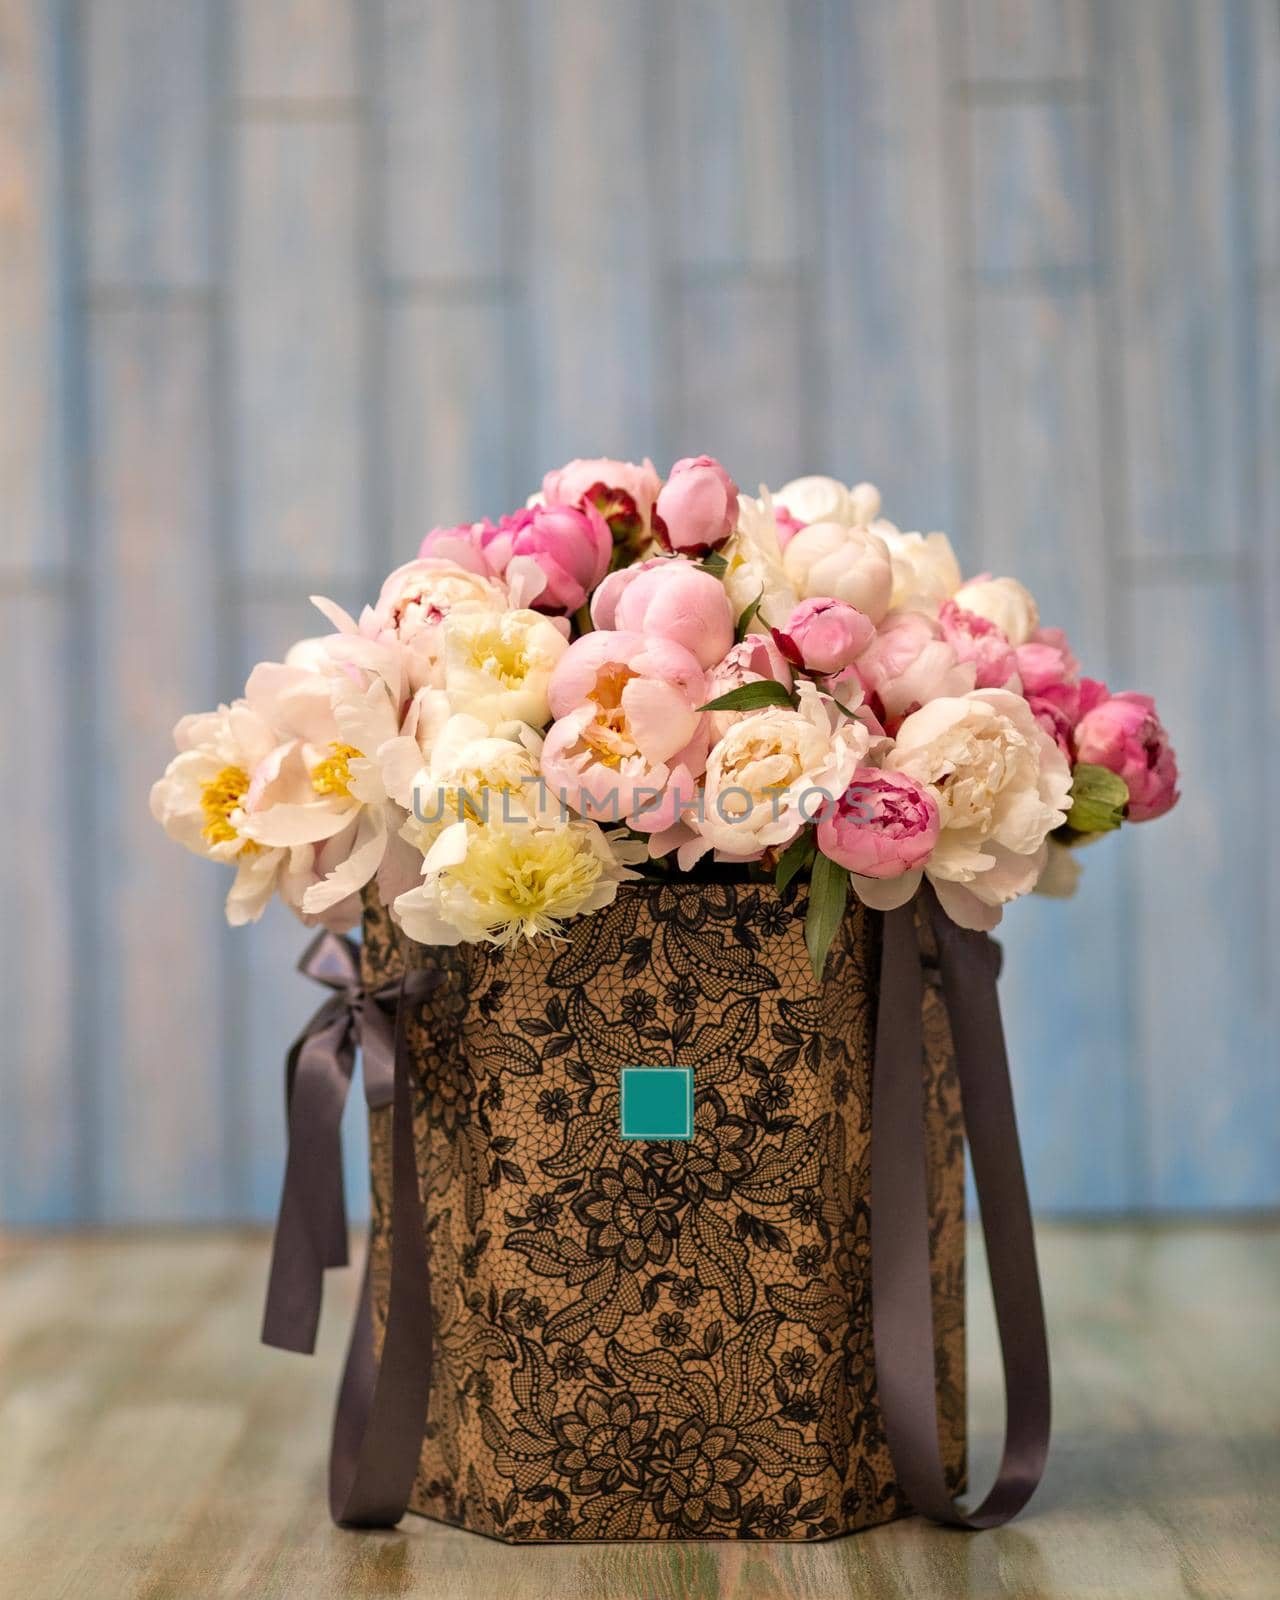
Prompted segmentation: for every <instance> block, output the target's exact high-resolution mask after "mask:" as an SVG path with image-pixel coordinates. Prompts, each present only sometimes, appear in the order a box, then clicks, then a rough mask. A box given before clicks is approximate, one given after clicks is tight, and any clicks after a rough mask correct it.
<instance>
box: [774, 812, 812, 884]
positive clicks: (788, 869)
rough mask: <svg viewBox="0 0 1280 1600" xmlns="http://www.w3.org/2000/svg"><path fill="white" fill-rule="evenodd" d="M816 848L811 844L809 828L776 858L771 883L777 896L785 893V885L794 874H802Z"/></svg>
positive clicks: (810, 830)
mask: <svg viewBox="0 0 1280 1600" xmlns="http://www.w3.org/2000/svg"><path fill="white" fill-rule="evenodd" d="M817 848H818V847H817V845H816V844H814V842H813V830H812V829H809V828H806V829H805V831H804V832H803V833H801V834H798V835H797V836H796V837H795V838H794V839H793V840H792V841H791V843H790V844H789V845H788V846H787V848H786V849H785V850H784V851H783V852H782V854H781V855H780V856H779V857H778V865H777V867H776V868H775V869H774V875H773V882H774V886H775V887H776V889H777V891H778V893H779V894H783V893H785V891H786V887H787V885H788V884H789V883H790V882H791V880H792V878H794V877H795V875H796V873H797V872H803V871H804V869H805V868H806V867H807V866H808V865H809V863H810V862H811V861H812V860H813V858H814V855H815V854H816V852H817Z"/></svg>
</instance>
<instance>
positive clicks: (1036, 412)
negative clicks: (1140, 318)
mask: <svg viewBox="0 0 1280 1600" xmlns="http://www.w3.org/2000/svg"><path fill="white" fill-rule="evenodd" d="M974 315H975V327H976V331H977V337H976V340H975V347H976V368H977V370H976V385H975V393H976V398H977V425H976V429H975V433H976V446H977V453H976V460H975V473H974V491H975V492H974V506H975V510H974V520H975V523H976V526H977V528H978V529H979V530H980V537H979V539H978V540H977V541H976V544H975V559H976V560H977V561H978V562H979V563H980V564H981V566H982V567H983V568H986V569H989V570H991V571H994V572H999V573H1007V574H1011V575H1013V576H1015V577H1017V578H1019V579H1021V581H1022V582H1023V583H1025V584H1026V585H1027V587H1028V588H1029V589H1030V590H1031V592H1032V593H1033V594H1034V595H1035V596H1036V598H1037V600H1038V601H1039V602H1040V608H1041V614H1042V617H1043V619H1044V621H1045V622H1046V624H1053V625H1054V626H1058V627H1063V628H1066V630H1067V632H1068V634H1069V636H1070V638H1071V640H1072V642H1073V644H1074V645H1075V647H1076V652H1077V654H1078V655H1079V656H1080V657H1081V660H1082V661H1083V662H1084V664H1085V670H1086V672H1088V673H1089V674H1090V675H1091V676H1092V677H1106V676H1107V674H1108V673H1109V672H1111V671H1112V670H1113V669H1114V668H1115V667H1116V666H1117V665H1118V662H1116V661H1114V660H1113V659H1112V657H1111V654H1110V651H1109V648H1108V608H1109V604H1110V599H1111V591H1110V584H1109V581H1108V555H1107V530H1106V527H1105V496H1104V485H1103V472H1104V467H1105V464H1106V461H1105V458H1104V450H1105V449H1106V441H1105V440H1104V438H1103V431H1102V425H1101V422H1100V420H1099V415H1098V388H1099V384H1100V382H1101V378H1100V374H1099V360H1098V319H1097V305H1096V302H1095V299H1094V297H1093V296H1092V295H1091V294H1089V293H1087V292H1080V293H1073V294H1066V295H1061V296H1055V295H1053V294H1050V293H1035V292H1025V293H1017V294H1002V293H979V294H978V296H977V299H976V305H975V312H974Z"/></svg>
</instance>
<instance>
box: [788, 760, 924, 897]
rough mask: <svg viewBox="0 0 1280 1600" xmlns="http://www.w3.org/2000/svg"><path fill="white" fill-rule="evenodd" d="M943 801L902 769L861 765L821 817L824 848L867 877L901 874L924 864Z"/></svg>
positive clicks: (820, 839)
mask: <svg viewBox="0 0 1280 1600" xmlns="http://www.w3.org/2000/svg"><path fill="white" fill-rule="evenodd" d="M940 825H941V824H940V820H939V817H938V805H937V801H936V800H935V799H934V798H933V796H932V794H930V793H929V791H928V790H927V789H926V788H924V787H923V786H922V785H921V784H918V783H917V782H916V781H915V779H914V778H908V777H907V776H906V774H905V773H902V772H887V771H881V770H880V768H878V767H859V768H858V769H857V771H856V772H855V773H854V775H853V778H852V781H851V782H850V784H849V787H848V788H847V789H846V790H845V792H844V793H843V794H842V795H841V796H840V798H839V799H838V800H836V801H834V802H833V803H831V804H829V805H827V806H826V807H824V809H823V812H822V815H821V817H820V818H819V819H818V849H819V850H821V851H822V853H823V855H824V856H829V857H830V858H831V860H832V861H834V862H836V863H837V864H838V865H840V866H842V867H847V868H848V869H849V871H850V872H856V873H857V874H858V875H859V876H860V877H863V878H900V877H901V876H902V874H903V873H904V872H913V871H915V870H916V869H917V868H918V867H923V866H924V864H925V862H926V861H928V859H929V857H930V855H931V854H932V853H933V847H934V845H935V844H936V843H937V839H938V830H939V827H940Z"/></svg>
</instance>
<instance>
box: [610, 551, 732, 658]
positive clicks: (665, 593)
mask: <svg viewBox="0 0 1280 1600" xmlns="http://www.w3.org/2000/svg"><path fill="white" fill-rule="evenodd" d="M610 586H612V587H611V588H610ZM606 588H609V589H610V592H609V593H608V594H607V595H606V596H605V599H604V601H603V603H602V604H601V605H600V606H599V607H598V608H597V607H595V606H593V607H592V620H593V621H594V622H596V624H597V625H598V626H600V625H604V626H609V627H613V628H618V629H620V630H622V631H623V632H627V633H642V634H644V635H645V636H646V637H647V638H658V639H672V640H674V641H675V643H676V644H682V645H683V646H684V647H685V649H686V650H688V651H689V653H690V654H691V655H693V656H696V657H697V660H698V664H699V665H700V666H702V667H712V666H714V665H715V663H716V662H717V661H719V660H720V658H721V656H723V655H724V653H725V651H726V650H728V649H729V647H730V646H731V645H732V643H733V613H732V611H731V610H730V609H729V597H728V595H727V594H726V593H725V592H724V586H723V585H722V584H721V582H720V580H719V579H718V578H713V577H712V576H711V574H710V573H709V572H704V571H703V570H702V568H701V567H697V566H694V564H693V563H692V562H691V561H678V560H677V561H672V560H661V559H660V560H656V561H648V562H646V563H645V564H644V567H643V569H640V570H637V569H635V568H632V569H630V570H629V571H626V572H615V573H613V574H611V576H610V578H608V579H606V582H605V584H604V585H602V586H601V592H602V593H603V592H604V590H605V589H606ZM606 616H607V617H608V618H609V621H608V623H607V624H605V623H604V618H605V617H606Z"/></svg>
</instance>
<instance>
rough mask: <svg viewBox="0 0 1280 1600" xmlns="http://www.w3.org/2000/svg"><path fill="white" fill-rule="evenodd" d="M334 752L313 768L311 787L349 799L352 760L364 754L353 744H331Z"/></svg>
mask: <svg viewBox="0 0 1280 1600" xmlns="http://www.w3.org/2000/svg"><path fill="white" fill-rule="evenodd" d="M329 748H330V750H332V751H333V754H332V755H331V756H330V757H329V758H328V760H327V761H320V762H317V764H316V765H315V766H314V767H312V769H311V787H312V788H313V789H314V790H315V792H316V793H317V794H333V795H340V796H341V797H342V798H343V799H347V798H349V797H350V795H351V767H350V765H349V763H350V762H352V761H355V760H358V759H359V757H360V756H362V755H363V754H364V752H363V751H362V750H357V749H356V747H355V745H353V744H337V743H336V742H335V743H334V744H331V745H330V746H329Z"/></svg>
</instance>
